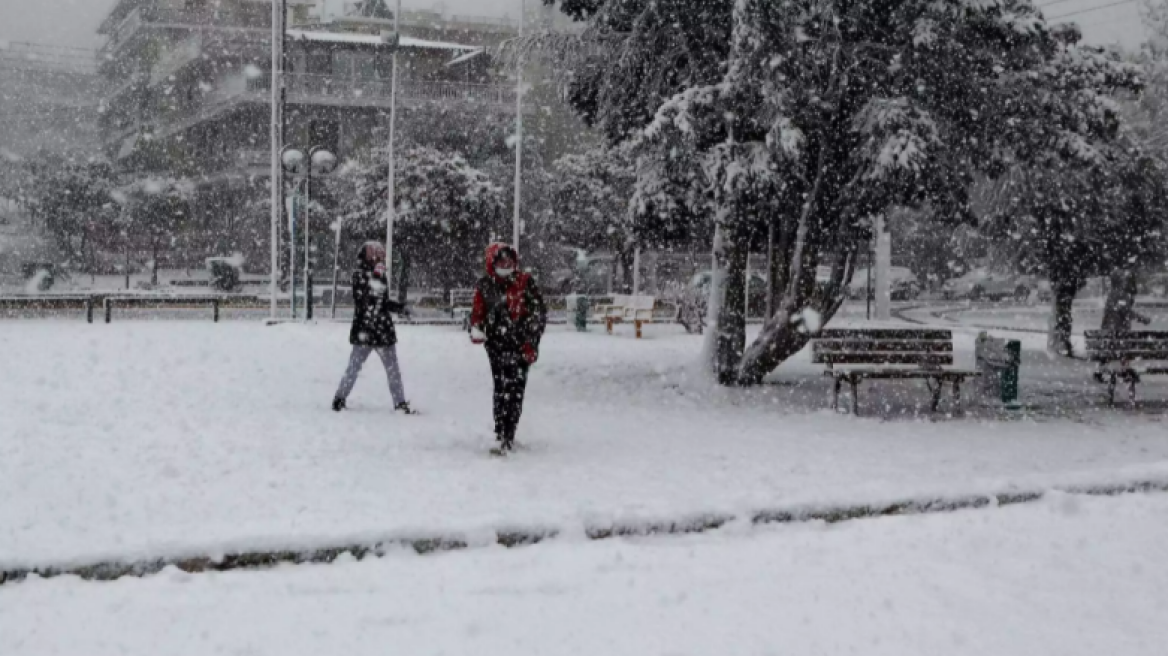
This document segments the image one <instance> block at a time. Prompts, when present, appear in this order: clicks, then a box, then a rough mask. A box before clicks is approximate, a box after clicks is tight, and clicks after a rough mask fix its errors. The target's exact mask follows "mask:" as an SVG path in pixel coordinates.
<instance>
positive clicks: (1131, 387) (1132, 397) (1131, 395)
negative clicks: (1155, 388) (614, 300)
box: [1127, 376, 1139, 408]
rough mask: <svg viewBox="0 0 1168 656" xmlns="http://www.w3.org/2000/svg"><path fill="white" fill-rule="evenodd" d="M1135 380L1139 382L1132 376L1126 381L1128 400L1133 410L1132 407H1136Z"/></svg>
mask: <svg viewBox="0 0 1168 656" xmlns="http://www.w3.org/2000/svg"><path fill="white" fill-rule="evenodd" d="M1137 380H1139V379H1138V378H1136V377H1135V376H1132V377H1131V378H1129V379H1128V381H1127V384H1128V400H1129V401H1130V402H1131V406H1132V407H1133V408H1134V407H1136V381H1137Z"/></svg>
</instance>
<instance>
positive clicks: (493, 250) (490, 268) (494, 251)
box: [487, 242, 519, 278]
mask: <svg viewBox="0 0 1168 656" xmlns="http://www.w3.org/2000/svg"><path fill="white" fill-rule="evenodd" d="M503 252H509V253H510V254H511V258H512V259H513V260H515V268H516V270H518V269H519V253H517V252H515V249H514V248H511V246H509V245H507V244H504V243H503V242H497V243H494V244H491V245H490V246H487V275H488V276H490V277H492V278H498V277H499V276H498V275H497V274H496V273H495V259H496V258H498V257H499V254H500V253H503Z"/></svg>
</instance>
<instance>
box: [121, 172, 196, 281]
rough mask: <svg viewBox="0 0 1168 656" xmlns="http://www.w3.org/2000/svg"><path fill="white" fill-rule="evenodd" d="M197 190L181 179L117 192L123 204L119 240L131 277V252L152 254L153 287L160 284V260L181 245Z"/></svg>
mask: <svg viewBox="0 0 1168 656" xmlns="http://www.w3.org/2000/svg"><path fill="white" fill-rule="evenodd" d="M193 193H194V189H193V188H192V186H191V185H190V184H189V183H187V182H185V181H181V180H173V179H166V178H149V179H144V180H139V181H137V182H135V183H133V184H131V185H130V186H129V187H127V188H125V189H122V190H119V191H116V192H115V193H114V197H115V198H116V199H117V200H118V201H119V202H120V203H121V205H122V211H121V213H120V214H119V219H118V224H119V227H120V237H121V239H120V241H121V246H122V247H123V249H124V253H125V266H126V272H127V275H128V274H129V266H130V257H131V253H134V252H137V253H142V254H149V257H150V260H149V264H150V284H152V285H157V284H158V266H159V258H160V257H161V256H163V255H165V254H167V253H169V252H170V251H171V250H174V249H176V248H177V247H179V246H180V245H181V236H182V235H183V233H184V231H185V229H186V227H187V223H188V221H189V218H190V205H189V204H190V201H191V198H192V196H193Z"/></svg>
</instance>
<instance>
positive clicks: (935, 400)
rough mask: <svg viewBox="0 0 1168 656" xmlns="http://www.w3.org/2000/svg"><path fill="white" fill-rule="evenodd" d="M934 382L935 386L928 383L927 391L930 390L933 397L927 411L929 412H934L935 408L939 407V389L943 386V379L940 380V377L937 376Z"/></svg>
mask: <svg viewBox="0 0 1168 656" xmlns="http://www.w3.org/2000/svg"><path fill="white" fill-rule="evenodd" d="M926 381H927V379H926ZM936 383H937V386H936V387H933V386H932V385H929V391H930V392H932V394H933V399H932V401H931V402H930V404H929V411H930V412H936V411H937V408H938V407H940V405H941V389H942V388H944V387H945V381H943V380H941V379H940V378H938V379H937V380H936Z"/></svg>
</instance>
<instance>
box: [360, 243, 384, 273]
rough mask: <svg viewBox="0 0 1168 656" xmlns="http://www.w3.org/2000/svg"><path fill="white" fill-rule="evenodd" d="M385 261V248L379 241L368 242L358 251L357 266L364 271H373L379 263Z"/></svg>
mask: <svg viewBox="0 0 1168 656" xmlns="http://www.w3.org/2000/svg"><path fill="white" fill-rule="evenodd" d="M384 261H385V246H383V245H382V244H381V242H378V241H367V242H365V243H364V244H362V245H361V250H359V251H357V264H358V265H359V266H360V267H361V268H362V269H368V270H373V267H374V266H376V265H377V263H378V262H384Z"/></svg>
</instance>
